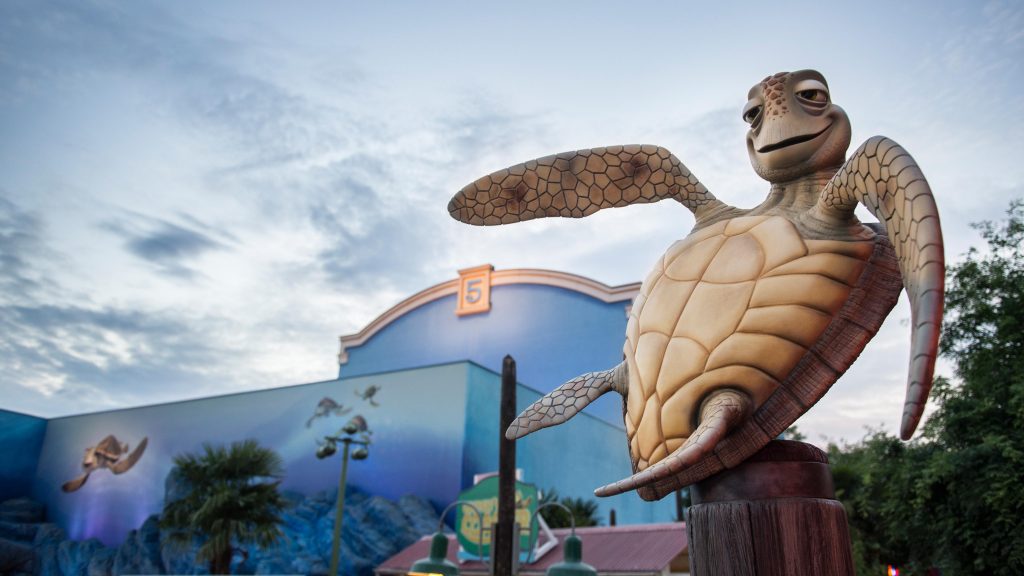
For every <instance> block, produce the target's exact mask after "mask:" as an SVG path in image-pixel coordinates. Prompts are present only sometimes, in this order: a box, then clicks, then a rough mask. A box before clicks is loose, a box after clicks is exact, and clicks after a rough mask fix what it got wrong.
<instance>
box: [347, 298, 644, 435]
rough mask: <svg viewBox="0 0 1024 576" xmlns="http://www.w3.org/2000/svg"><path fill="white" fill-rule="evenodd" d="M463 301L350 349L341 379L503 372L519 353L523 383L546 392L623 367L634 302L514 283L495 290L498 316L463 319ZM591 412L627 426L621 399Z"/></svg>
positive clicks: (611, 398)
mask: <svg viewBox="0 0 1024 576" xmlns="http://www.w3.org/2000/svg"><path fill="white" fill-rule="evenodd" d="M455 303H456V297H455V296H454V295H452V296H448V297H445V298H440V299H438V300H435V301H433V302H430V303H428V304H425V305H423V306H420V307H419V308H416V309H415V310H412V311H410V312H408V313H406V314H405V315H403V316H402V317H400V318H398V319H397V320H395V321H394V322H392V323H391V324H389V325H388V326H386V327H385V328H383V329H382V330H381V331H380V332H378V333H377V334H375V335H374V336H373V337H372V338H371V339H370V340H369V341H367V342H366V343H365V344H363V345H362V346H358V347H355V348H350V349H348V355H349V360H348V363H347V364H344V365H342V366H341V370H340V375H341V377H342V378H346V377H350V376H358V375H363V374H372V373H376V372H382V371H387V370H399V369H404V368H412V367H416V366H424V365H428V364H435V363H439V362H458V361H462V360H470V361H472V362H475V363H477V364H479V365H481V366H484V367H486V368H489V369H491V370H494V371H496V372H499V373H500V372H501V361H502V358H504V357H505V355H506V354H511V355H512V356H513V357H514V358H515V359H516V363H517V365H518V370H519V375H518V376H519V381H520V382H522V383H524V384H526V385H527V386H529V387H531V388H535V389H537V390H540V391H541V392H545V393H546V392H550V391H551V390H553V389H554V388H556V387H557V386H559V385H560V384H562V383H563V382H565V381H566V380H569V379H570V378H572V377H574V376H577V375H579V374H582V373H584V372H592V371H594V370H605V369H607V368H611V367H612V366H615V365H616V364H618V363H619V362H621V361H622V344H623V341H624V340H625V333H626V320H627V317H626V306H627V305H628V304H630V303H631V301H629V300H625V301H621V302H614V303H611V304H605V303H604V302H601V301H600V300H597V299H595V298H591V297H590V296H587V295H585V294H581V293H579V292H576V291H574V290H567V289H563V288H556V287H552V286H543V285H536V284H512V285H504V286H494V287H492V288H491V310H490V312H486V313H483V314H475V315H471V316H461V317H460V316H456V315H455ZM586 412H587V413H590V414H593V415H595V416H597V417H599V418H603V419H605V420H607V421H609V422H611V423H614V424H616V425H622V403H621V401H620V398H619V397H618V396H617V395H606V396H605V397H603V398H600V399H599V400H598V401H597V402H595V403H593V404H591V405H590V406H588V407H587V409H586Z"/></svg>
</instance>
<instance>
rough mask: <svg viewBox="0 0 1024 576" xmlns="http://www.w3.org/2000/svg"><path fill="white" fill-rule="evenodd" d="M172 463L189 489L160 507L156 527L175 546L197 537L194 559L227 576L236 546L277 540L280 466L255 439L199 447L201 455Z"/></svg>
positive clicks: (281, 502) (184, 456)
mask: <svg viewBox="0 0 1024 576" xmlns="http://www.w3.org/2000/svg"><path fill="white" fill-rule="evenodd" d="M174 464H175V466H177V468H178V474H179V475H180V477H181V479H182V480H184V482H185V483H186V485H187V486H188V487H189V489H190V490H189V492H188V494H186V495H185V496H183V497H182V498H180V499H178V500H174V501H171V502H167V503H165V505H164V512H163V516H162V518H161V520H160V526H161V527H162V528H166V529H170V535H171V538H172V541H174V542H176V543H179V544H190V543H192V541H193V540H194V539H197V538H198V539H199V540H200V541H201V542H202V545H201V546H200V548H199V551H198V554H197V556H196V560H198V561H205V562H209V567H210V573H211V574H228V573H230V569H231V559H232V557H233V555H234V552H235V550H236V549H237V548H239V547H241V546H245V545H251V544H255V545H257V546H259V547H261V548H265V547H268V546H270V545H272V544H273V543H274V542H275V541H276V540H277V539H278V538H280V536H281V530H280V529H279V528H278V525H279V524H280V523H281V516H280V514H281V511H282V510H283V508H284V504H285V501H284V499H283V498H282V497H281V495H280V493H279V492H278V485H279V484H280V478H281V477H282V475H283V468H282V465H281V458H280V456H278V455H277V453H275V452H274V451H273V450H270V449H269V448H264V447H261V446H260V445H259V444H258V443H257V442H256V441H255V440H245V441H242V442H234V443H232V444H231V446H230V447H224V446H212V445H210V444H204V445H203V450H202V453H201V454H179V455H178V456H175V457H174ZM268 479H269V480H270V481H267V480H268Z"/></svg>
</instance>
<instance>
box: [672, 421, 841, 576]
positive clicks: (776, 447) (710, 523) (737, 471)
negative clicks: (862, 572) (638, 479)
mask: <svg viewBox="0 0 1024 576" xmlns="http://www.w3.org/2000/svg"><path fill="white" fill-rule="evenodd" d="M691 497H692V501H693V505H692V506H691V507H690V510H689V513H688V519H687V520H688V521H687V523H686V529H687V537H688V538H689V543H690V570H691V574H692V575H693V576H820V575H824V574H828V575H830V576H854V570H853V556H852V554H851V551H850V532H849V527H848V525H847V523H846V511H845V510H844V509H843V505H842V504H841V503H840V502H839V501H838V500H836V499H835V489H834V488H833V486H832V473H831V472H830V471H829V468H828V457H827V456H826V454H825V453H824V452H822V451H821V450H819V449H818V448H816V447H814V446H812V445H810V444H805V443H803V442H794V441H790V440H773V441H772V442H769V443H768V445H767V446H765V447H764V448H763V449H762V450H761V451H760V452H758V453H756V454H754V455H753V456H751V457H750V458H749V459H748V460H746V461H745V462H743V463H742V464H740V465H739V466H737V467H735V468H732V469H729V470H724V471H722V472H719V473H718V474H715V475H714V476H711V477H710V478H707V479H705V480H703V481H702V482H698V483H697V484H695V485H694V486H693V487H692V488H691Z"/></svg>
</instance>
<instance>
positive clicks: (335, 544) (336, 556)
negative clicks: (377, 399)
mask: <svg viewBox="0 0 1024 576" xmlns="http://www.w3.org/2000/svg"><path fill="white" fill-rule="evenodd" d="M342 442H344V443H345V450H344V451H343V452H342V455H341V477H340V478H338V502H337V505H336V508H335V509H334V512H335V514H334V539H333V540H332V541H331V545H332V548H331V576H338V561H339V560H340V556H341V515H342V514H343V513H344V512H345V485H346V482H347V481H348V446H349V444H351V441H350V440H349V439H348V438H344V439H342Z"/></svg>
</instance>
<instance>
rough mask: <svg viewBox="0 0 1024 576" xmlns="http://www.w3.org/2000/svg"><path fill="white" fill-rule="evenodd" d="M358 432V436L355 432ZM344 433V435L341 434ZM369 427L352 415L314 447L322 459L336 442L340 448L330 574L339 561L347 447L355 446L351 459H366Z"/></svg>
mask: <svg viewBox="0 0 1024 576" xmlns="http://www.w3.org/2000/svg"><path fill="white" fill-rule="evenodd" d="M356 433H359V437H355V434H356ZM343 434H344V436H343ZM370 434H372V432H370V429H369V427H368V426H367V425H366V419H365V418H363V417H362V416H353V417H352V419H351V420H349V421H348V422H347V423H346V424H345V425H344V426H342V428H341V430H339V431H338V433H337V434H335V435H334V436H324V439H323V442H321V443H320V446H318V447H317V449H316V457H317V458H319V459H321V460H323V459H324V458H328V457H330V456H333V455H334V454H335V453H337V452H338V443H341V444H342V446H343V448H342V463H341V476H339V477H338V500H337V502H336V503H335V510H334V536H333V537H332V539H331V567H330V574H331V576H338V564H339V563H340V562H341V522H342V519H343V518H344V511H345V486H346V484H347V482H348V458H349V455H350V452H349V447H350V446H351V445H352V444H355V445H356V448H355V449H354V450H352V451H351V456H352V459H353V460H366V458H367V457H368V456H369V455H370V452H369V451H368V450H367V449H366V447H367V446H369V445H370Z"/></svg>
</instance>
